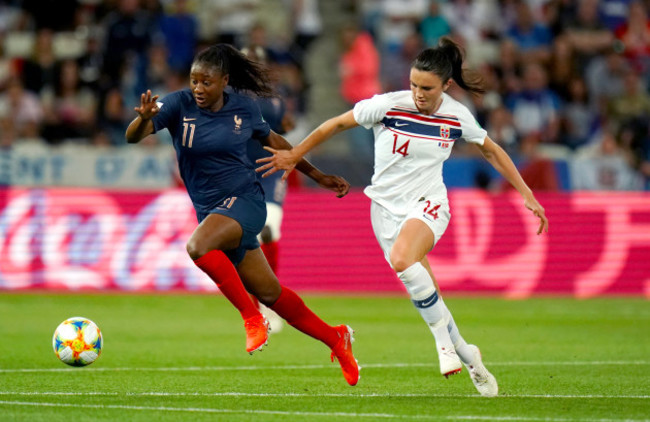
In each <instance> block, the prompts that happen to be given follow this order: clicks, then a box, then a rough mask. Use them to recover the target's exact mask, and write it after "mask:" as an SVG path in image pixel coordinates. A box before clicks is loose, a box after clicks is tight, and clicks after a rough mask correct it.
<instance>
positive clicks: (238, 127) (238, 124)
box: [233, 114, 242, 135]
mask: <svg viewBox="0 0 650 422" xmlns="http://www.w3.org/2000/svg"><path fill="white" fill-rule="evenodd" d="M233 119H234V120H235V129H233V132H235V133H236V134H238V135H239V134H240V133H241V123H242V119H241V118H240V117H239V116H237V115H236V114H235V117H234V118H233Z"/></svg>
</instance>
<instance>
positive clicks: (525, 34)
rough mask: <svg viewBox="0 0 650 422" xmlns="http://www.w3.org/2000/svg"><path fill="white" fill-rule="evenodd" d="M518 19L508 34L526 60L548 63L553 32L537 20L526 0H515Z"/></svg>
mask: <svg viewBox="0 0 650 422" xmlns="http://www.w3.org/2000/svg"><path fill="white" fill-rule="evenodd" d="M515 8H516V19H515V22H514V24H513V25H512V26H510V28H508V30H507V32H506V36H507V37H508V38H510V39H511V40H512V41H514V43H515V44H516V45H517V49H518V51H519V54H520V55H521V56H522V59H523V60H524V61H527V62H530V61H537V62H541V63H546V62H547V61H548V59H549V57H550V55H551V42H552V34H551V31H550V30H549V28H548V27H547V26H546V25H545V24H544V23H543V22H539V21H536V20H535V17H534V16H533V12H532V10H531V8H530V6H529V5H528V3H527V2H526V1H525V0H515Z"/></svg>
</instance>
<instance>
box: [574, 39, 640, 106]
mask: <svg viewBox="0 0 650 422" xmlns="http://www.w3.org/2000/svg"><path fill="white" fill-rule="evenodd" d="M628 69H629V64H628V63H627V61H626V60H625V58H624V57H623V56H621V55H620V54H618V53H617V52H616V51H614V50H613V49H610V50H608V51H607V52H606V53H605V55H604V56H599V57H597V58H595V59H594V60H592V61H591V63H590V64H589V66H587V68H586V69H585V72H584V74H583V76H584V78H585V81H586V82H587V89H588V91H589V94H590V96H591V100H592V102H593V103H594V105H596V106H597V107H598V111H599V113H601V114H605V112H606V110H607V103H608V102H609V101H610V100H611V99H612V98H615V97H617V96H619V95H621V94H622V93H623V89H624V87H623V79H624V77H625V74H626V73H627V71H628Z"/></svg>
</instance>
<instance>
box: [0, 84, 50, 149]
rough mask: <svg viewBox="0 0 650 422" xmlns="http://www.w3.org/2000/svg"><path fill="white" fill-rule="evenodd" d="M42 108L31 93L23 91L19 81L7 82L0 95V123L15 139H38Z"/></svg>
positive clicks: (41, 121) (36, 97) (42, 115)
mask: <svg viewBox="0 0 650 422" xmlns="http://www.w3.org/2000/svg"><path fill="white" fill-rule="evenodd" d="M43 118H44V114H43V108H42V106H41V103H40V101H39V98H38V96H37V95H36V94H34V93H33V92H30V91H28V90H26V89H24V87H23V84H22V82H21V80H20V79H18V78H13V79H11V80H10V81H9V83H8V86H7V89H6V90H5V92H2V93H0V121H3V126H5V127H10V131H11V132H13V133H14V134H15V136H16V138H18V139H20V138H26V139H37V138H40V126H41V124H42V123H43Z"/></svg>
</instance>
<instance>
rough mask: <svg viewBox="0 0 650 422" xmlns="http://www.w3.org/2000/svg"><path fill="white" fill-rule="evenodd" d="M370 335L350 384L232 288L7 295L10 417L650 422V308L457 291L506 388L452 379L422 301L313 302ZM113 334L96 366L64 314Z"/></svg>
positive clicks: (0, 309) (2, 362)
mask: <svg viewBox="0 0 650 422" xmlns="http://www.w3.org/2000/svg"><path fill="white" fill-rule="evenodd" d="M304 299H305V301H306V303H307V304H308V305H310V306H311V307H312V309H314V310H315V311H316V312H317V313H319V314H320V315H321V316H322V317H323V318H324V319H325V320H326V321H328V322H329V323H332V324H341V323H346V324H349V325H350V326H352V327H353V328H354V329H355V331H356V333H355V337H356V342H355V344H354V351H355V355H356V356H357V358H358V360H359V362H360V364H361V366H362V368H363V369H362V371H361V374H362V377H361V380H360V382H359V384H358V385H357V386H356V387H349V386H348V385H347V384H346V383H345V381H344V379H343V376H342V375H341V372H340V369H339V366H338V364H337V363H331V362H330V361H329V349H327V347H326V346H324V345H323V344H321V343H319V342H317V341H315V340H313V339H310V338H308V337H306V336H305V335H303V334H301V333H299V332H297V331H296V330H294V329H293V328H291V327H285V328H284V330H283V331H281V332H279V333H277V334H273V335H272V336H271V338H270V342H269V345H268V346H267V348H266V349H265V350H264V351H263V352H261V353H255V354H254V355H253V356H249V355H248V354H247V353H245V351H244V342H245V339H244V329H243V324H242V323H241V320H240V318H239V315H238V314H237V313H236V311H235V310H234V308H232V307H231V306H230V305H229V304H228V303H227V302H226V300H225V299H224V298H223V297H222V296H219V295H209V294H204V295H185V294H182V295H172V294H169V295H127V294H124V295H119V294H118V295H108V294H107V295H100V294H97V295H85V294H71V295H69V294H35V293H34V294H16V293H6V292H5V293H4V294H1V295H0V421H3V422H4V421H70V420H93V421H151V420H156V421H188V420H191V421H282V422H288V421H292V422H293V421H332V420H336V421H339V420H350V421H352V420H354V421H393V420H394V421H408V420H413V421H449V420H470V421H472V420H478V421H516V420H522V421H602V422H605V421H608V422H609V421H642V420H646V421H647V420H650V419H649V418H650V302H648V301H647V300H644V299H640V298H607V299H604V298H603V299H590V300H574V299H569V298H536V299H529V300H522V301H512V300H504V299H499V298H494V297H465V296H449V297H447V298H446V301H447V304H448V306H449V308H450V309H451V311H452V313H453V314H454V316H455V319H456V321H457V323H458V325H459V327H460V329H461V333H462V334H463V335H464V337H465V338H466V340H468V342H472V343H476V344H478V345H479V346H480V347H481V350H482V352H483V357H484V361H485V363H486V365H487V366H488V368H489V369H490V370H491V371H492V373H493V374H494V375H495V376H496V378H497V380H498V382H499V386H500V396H499V397H496V398H483V397H480V396H479V395H478V393H477V392H476V390H475V389H474V386H473V385H472V383H471V381H470V379H469V376H468V375H467V372H466V370H465V369H463V372H462V373H461V374H459V375H455V376H452V377H450V378H449V379H445V378H443V377H442V376H441V375H440V374H439V372H438V369H437V355H436V352H435V349H434V342H433V337H432V336H431V334H430V333H429V331H428V329H427V327H426V326H425V325H424V323H423V322H422V321H421V320H420V317H419V315H418V314H417V312H416V311H415V309H414V308H413V307H412V306H411V304H410V302H409V300H408V299H407V297H405V296H403V297H396V296H317V295H304ZM71 316H84V317H86V318H90V319H92V320H94V321H95V322H96V323H97V324H98V325H99V327H100V329H101V330H102V333H103V336H104V349H103V352H102V355H101V356H100V357H99V359H98V360H97V361H96V362H95V363H93V364H92V365H90V366H88V367H85V368H71V367H67V366H66V365H64V364H62V363H61V362H59V361H58V360H57V359H56V357H55V356H54V353H53V351H52V345H51V337H52V333H53V332H54V329H55V328H56V326H57V325H58V324H59V323H60V322H61V321H63V320H64V319H65V318H68V317H71Z"/></svg>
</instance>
